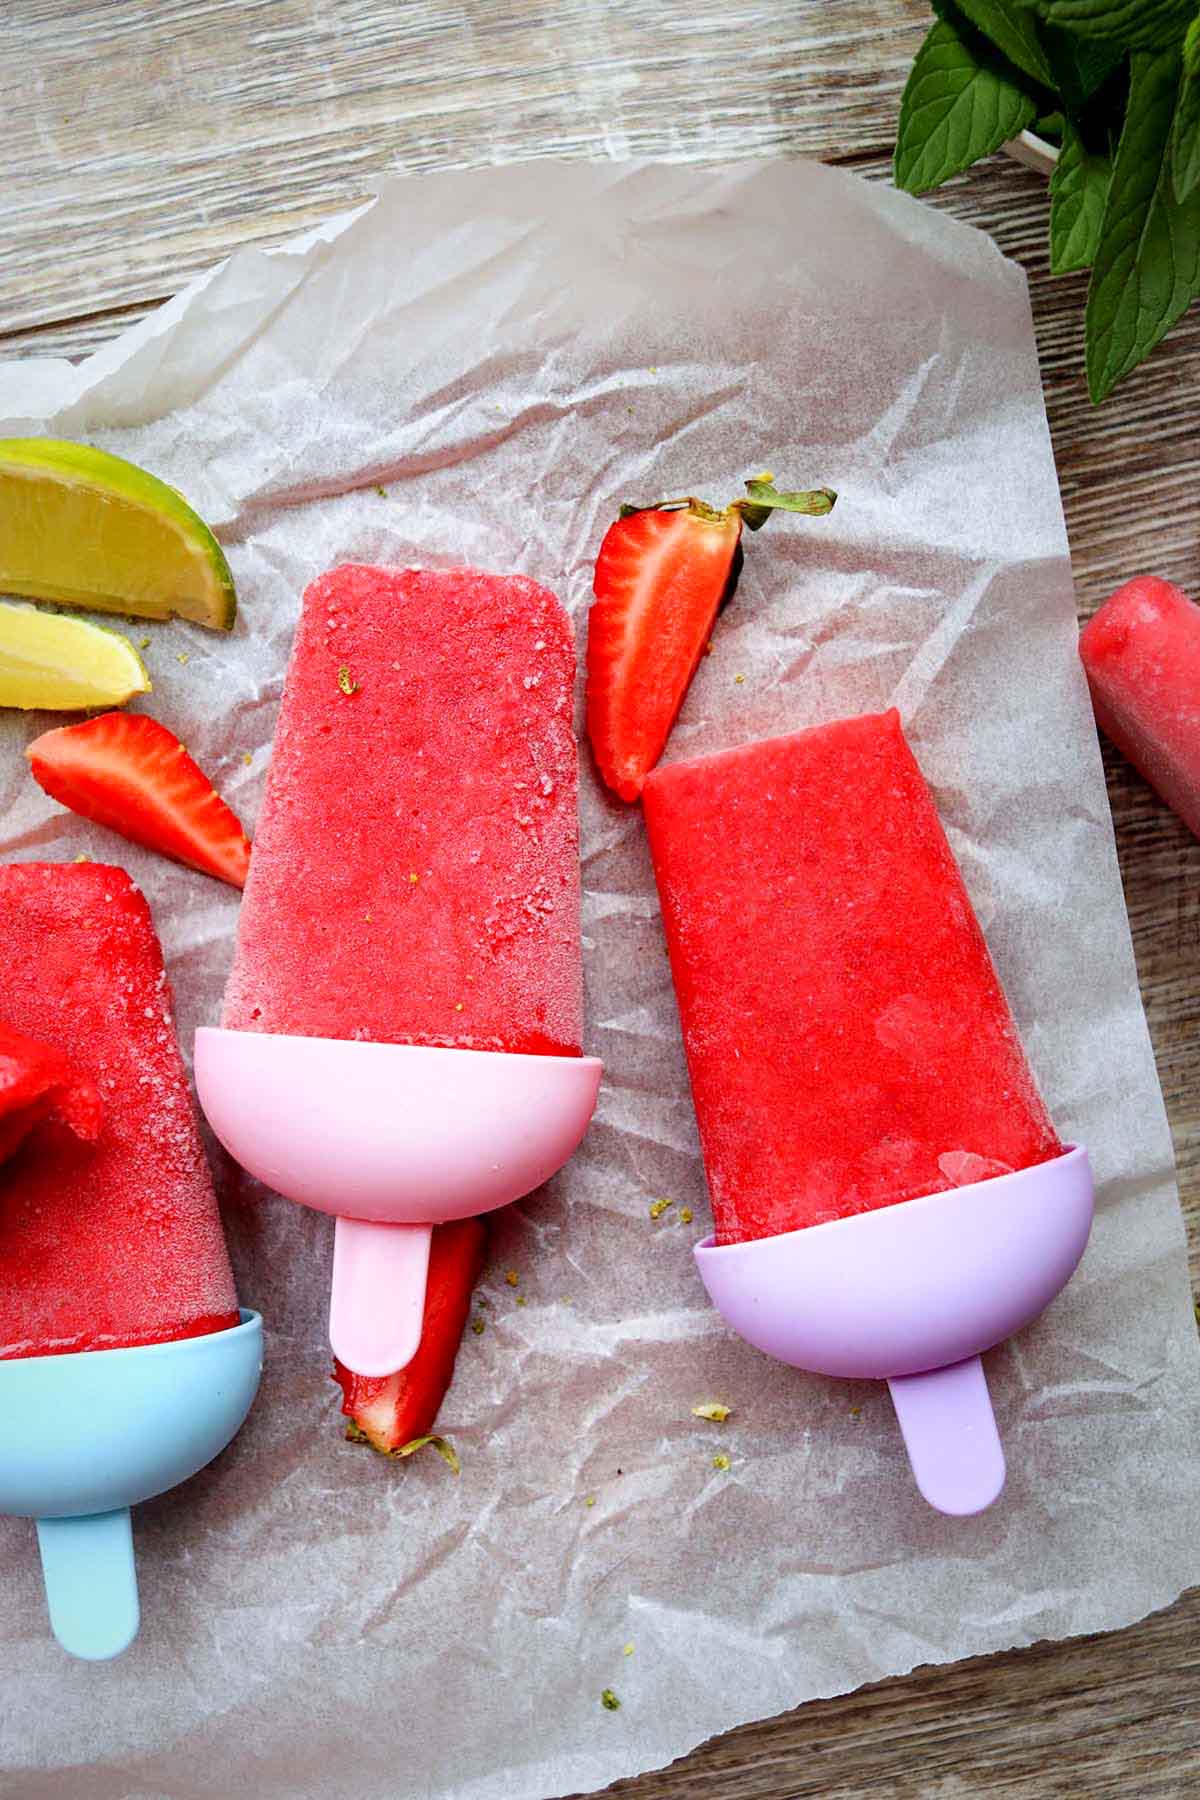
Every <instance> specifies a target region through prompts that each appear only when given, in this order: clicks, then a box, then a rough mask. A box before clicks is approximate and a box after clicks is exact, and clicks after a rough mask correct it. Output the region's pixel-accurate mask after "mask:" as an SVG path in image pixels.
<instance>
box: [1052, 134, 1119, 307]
mask: <svg viewBox="0 0 1200 1800" xmlns="http://www.w3.org/2000/svg"><path fill="white" fill-rule="evenodd" d="M1111 179H1112V160H1111V158H1110V157H1108V156H1104V155H1098V156H1097V155H1093V154H1092V152H1091V151H1090V150H1088V149H1086V148H1085V146H1084V143H1083V139H1082V138H1081V137H1080V135H1079V133H1078V131H1076V129H1075V127H1074V125H1072V124H1071V123H1070V121H1068V122H1067V124H1066V125H1065V126H1064V128H1063V143H1062V150H1061V152H1060V154H1059V158H1058V163H1057V165H1056V167H1055V170H1054V173H1053V175H1052V176H1051V177H1050V269H1051V272H1052V273H1053V274H1055V275H1067V274H1069V273H1070V271H1071V270H1072V269H1087V268H1090V267H1091V265H1092V263H1093V261H1094V260H1095V256H1096V249H1097V246H1098V245H1099V243H1100V227H1101V226H1102V224H1103V223H1104V203H1105V201H1106V200H1107V198H1108V186H1109V182H1110V181H1111Z"/></svg>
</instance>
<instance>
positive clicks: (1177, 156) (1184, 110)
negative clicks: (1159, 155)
mask: <svg viewBox="0 0 1200 1800" xmlns="http://www.w3.org/2000/svg"><path fill="white" fill-rule="evenodd" d="M1170 158H1171V183H1172V186H1173V188H1174V192H1175V198H1176V200H1178V202H1179V204H1180V205H1181V206H1182V205H1183V204H1184V202H1185V201H1186V200H1188V199H1189V198H1190V197H1191V195H1192V194H1193V193H1194V192H1195V190H1196V186H1197V184H1198V183H1200V71H1197V72H1195V73H1192V72H1191V71H1189V70H1188V69H1187V67H1186V65H1185V68H1184V75H1183V82H1182V84H1181V86H1180V89H1179V100H1178V102H1177V104H1176V107H1175V117H1174V119H1173V120H1172V122H1171V148H1170Z"/></svg>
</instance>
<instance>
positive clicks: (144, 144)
mask: <svg viewBox="0 0 1200 1800" xmlns="http://www.w3.org/2000/svg"><path fill="white" fill-rule="evenodd" d="M928 16H929V15H928V12H927V9H926V7H925V5H924V4H923V0H869V3H868V0H686V3H680V0H609V3H607V4H606V0H155V3H154V4H146V0H7V5H6V6H5V8H4V9H3V13H2V15H0V116H2V117H3V120H4V128H3V152H2V155H3V163H4V169H5V183H4V188H3V190H2V193H3V198H2V199H0V358H2V357H5V356H14V355H23V356H46V355H65V356H77V355H81V354H83V353H85V352H89V351H91V350H94V349H95V348H96V347H97V346H99V345H100V344H102V343H104V342H105V341H106V340H107V339H109V338H110V337H112V336H113V335H114V334H115V333H117V332H118V331H120V330H121V329H122V328H123V327H124V326H126V325H128V324H129V323H130V322H131V321H132V320H134V319H136V318H138V317H139V316H140V315H141V314H142V313H143V312H145V311H146V310H147V309H148V308H150V307H152V306H153V305H155V304H156V303H157V302H158V301H160V300H162V299H164V298H165V297H166V296H167V295H169V294H171V293H172V292H173V291H174V290H175V289H176V288H178V287H179V286H180V285H181V283H182V282H183V281H184V280H185V279H186V278H187V277H188V276H190V275H193V274H195V273H196V272H197V271H198V270H200V269H203V268H206V267H208V266H209V265H210V264H211V263H212V262H214V261H216V260H217V259H219V258H220V257H221V256H223V255H225V254H226V253H227V252H228V251H230V250H232V249H234V248H236V247H237V246H239V245H243V244H269V243H277V242H279V241H280V240H282V239H283V238H286V237H288V236H290V235H291V234H292V233H294V232H296V231H298V230H300V229H302V228H304V227H306V226H308V225H311V224H313V223H315V222H316V221H317V220H318V219H321V218H324V217H325V216H327V215H328V214H329V213H331V212H333V211H335V210H337V209H339V208H341V207H343V206H345V205H346V204H347V203H348V202H350V201H353V200H355V199H356V198H358V197H360V196H361V195H362V194H363V192H364V190H365V189H366V187H367V185H368V183H369V181H370V180H371V178H372V177H373V176H375V175H377V174H379V173H381V172H382V171H385V170H389V169H400V170H409V171H412V170H419V169H436V168H441V167H446V166H449V165H452V164H471V163H486V162H491V161H496V160H511V159H516V158H526V157H532V156H544V155H555V156H592V157H603V156H629V155H636V156H659V157H661V156H670V157H680V156H688V157H696V158H702V159H708V160H722V159H728V158H735V157H743V156H751V155H762V154H768V153H777V154H805V155H809V156H817V157H821V158H824V159H825V160H826V161H829V162H837V163H842V164H847V165H850V166H852V167H854V168H856V169H858V170H859V171H860V172H861V173H862V174H864V175H866V176H868V177H870V178H872V179H883V178H884V177H885V176H886V173H887V169H888V159H889V153H890V147H891V143H892V138H893V135H894V130H895V119H896V110H897V105H898V101H899V95H900V90H901V88H902V86H903V82H904V76H905V71H906V68H907V65H908V63H909V61H910V60H911V58H912V55H913V53H914V51H915V49H916V46H917V44H918V43H919V41H920V39H921V36H922V34H923V31H924V29H925V27H926V24H927V22H928ZM931 204H934V205H938V206H943V207H945V208H946V209H947V210H948V211H950V212H952V213H954V214H955V216H956V217H958V218H960V219H964V220H967V221H969V222H970V223H972V224H974V225H978V226H981V227H983V228H984V229H985V230H987V231H990V232H991V233H992V235H993V236H994V237H995V239H996V241H997V242H998V243H999V245H1000V247H1001V248H1002V249H1003V250H1004V251H1006V252H1007V253H1008V254H1009V255H1010V256H1014V257H1016V258H1017V259H1018V260H1019V261H1020V262H1021V263H1022V264H1023V266H1024V267H1025V269H1026V270H1027V271H1028V274H1029V277H1030V282H1031V286H1032V292H1033V305H1034V314H1035V318H1036V323H1037V333H1038V343H1039V347H1040V350H1041V357H1042V369H1043V374H1044V377H1045V384H1046V402H1047V407H1048V409H1049V415H1050V424H1051V429H1052V431H1053V435H1054V446H1055V451H1056V453H1057V457H1058V469H1059V477H1060V480H1061V483H1062V493H1063V500H1064V503H1065V506H1066V513H1067V523H1068V527H1069V531H1070V538H1071V550H1072V558H1073V562H1074V569H1075V579H1076V583H1077V588H1078V597H1079V605H1080V612H1081V614H1082V615H1087V614H1089V613H1091V612H1092V611H1093V610H1094V609H1095V607H1096V606H1097V605H1098V604H1099V602H1100V601H1101V600H1103V599H1104V598H1105V596H1106V595H1107V594H1108V593H1109V592H1110V591H1111V590H1112V588H1113V587H1114V586H1116V585H1117V584H1118V583H1119V582H1120V581H1122V580H1124V579H1126V578H1127V577H1128V576H1130V575H1132V574H1135V573H1139V572H1142V571H1144V570H1146V571H1152V572H1154V573H1156V574H1159V575H1163V576H1167V577H1169V578H1170V579H1172V580H1174V581H1177V582H1179V583H1180V585H1181V586H1182V587H1183V588H1185V589H1186V590H1187V591H1188V592H1190V593H1192V594H1197V593H1200V546H1198V542H1197V538H1198V531H1200V447H1198V443H1197V432H1196V423H1195V415H1194V413H1193V408H1192V403H1191V401H1192V396H1195V395H1196V394H1197V393H1200V382H1198V377H1200V311H1195V310H1194V311H1193V312H1192V314H1191V315H1190V317H1189V318H1188V319H1186V320H1185V321H1184V323H1183V325H1182V326H1181V327H1180V328H1179V329H1177V331H1176V332H1175V334H1174V336H1173V338H1172V339H1171V340H1170V341H1169V342H1168V343H1167V344H1166V345H1165V346H1164V347H1163V348H1161V349H1160V350H1159V351H1158V352H1157V353H1156V354H1155V356H1154V357H1153V359H1152V360H1151V362H1150V363H1149V365H1148V366H1146V367H1144V368H1142V369H1141V370H1140V371H1138V373H1137V374H1135V375H1134V376H1132V377H1131V378H1130V380H1129V381H1128V382H1127V383H1126V384H1125V385H1124V386H1123V387H1121V388H1120V389H1118V391H1117V394H1116V396H1115V397H1114V398H1113V399H1112V400H1111V401H1109V402H1108V403H1107V404H1106V405H1105V406H1104V407H1103V408H1101V409H1100V410H1099V411H1093V409H1092V408H1091V406H1090V404H1089V402H1088V399H1087V393H1086V389H1085V385H1084V380H1083V374H1082V351H1081V337H1080V322H1081V316H1082V302H1083V294H1084V282H1083V280H1082V279H1080V278H1076V277H1071V278H1067V279H1064V280H1057V281H1056V280H1052V279H1051V278H1050V276H1049V272H1048V269H1047V260H1046V250H1045V226H1046V194H1045V184H1044V182H1042V181H1041V179H1040V178H1039V177H1037V176H1036V175H1033V174H1031V173H1029V172H1028V171H1026V170H1024V169H1021V168H1018V167H1016V166H1015V165H1012V164H1010V163H1008V162H1006V161H1003V160H1000V159H995V160H993V161H992V162H990V163H988V164H987V165H986V166H984V167H982V168H980V169H977V170H974V171H972V172H971V173H970V174H969V175H967V176H965V177H963V178H961V179H959V180H957V181H955V182H954V183H952V184H951V185H950V186H949V187H947V188H945V189H943V190H942V191H941V192H940V193H939V194H938V195H937V196H936V197H935V198H934V199H933V200H932V201H931ZM1108 775H1109V791H1110V795H1111V799H1112V807H1113V813H1114V816H1115V819H1116V828H1117V840H1118V845H1119V849H1120V855H1121V867H1122V871H1123V874H1124V879H1125V891H1126V896H1127V899H1128V903H1129V913H1130V918H1131V921H1132V924H1133V935H1134V942H1135V945H1136V949H1137V957H1138V966H1139V969H1140V972H1141V981H1142V993H1143V996H1144V999H1145V1003H1146V1010H1147V1012H1148V1014H1149V1018H1150V1028H1151V1031H1152V1033H1153V1037H1154V1045H1155V1050H1156V1052H1157V1056H1158V1067H1159V1074H1160V1076H1161V1078H1162V1084H1163V1089H1164V1091H1165V1094H1166V1100H1167V1107H1168V1111H1169V1113H1170V1117H1171V1124H1172V1128H1173V1130H1174V1135H1175V1149H1176V1154H1177V1156H1178V1160H1179V1174H1180V1183H1181V1189H1182V1193H1183V1199H1184V1205H1185V1208H1186V1210H1187V1213H1188V1219H1189V1228H1190V1232H1191V1245H1192V1258H1193V1281H1194V1284H1195V1274H1196V1260H1197V1256H1198V1254H1200V1043H1198V1038H1197V1024H1198V1022H1200V844H1198V843H1197V842H1196V841H1195V840H1194V839H1193V838H1192V837H1191V836H1190V835H1189V833H1188V832H1187V831H1186V830H1185V829H1184V827H1183V826H1182V825H1180V824H1179V822H1178V821H1177V820H1176V819H1175V818H1174V817H1173V816H1172V815H1171V814H1170V813H1168V812H1167V811H1166V810H1165V809H1164V808H1163V807H1162V806H1161V805H1160V804H1159V803H1158V801H1157V800H1156V799H1155V798H1154V797H1153V795H1151V794H1150V792H1149V791H1148V790H1147V788H1146V787H1145V785H1144V784H1143V783H1142V782H1141V780H1140V779H1139V778H1138V777H1137V776H1136V775H1135V774H1133V772H1132V771H1131V770H1129V769H1128V768H1127V767H1125V766H1124V764H1123V763H1122V762H1121V760H1120V759H1119V758H1118V757H1117V756H1116V755H1115V754H1110V755H1109V756H1108ZM1197 1524H1198V1529H1200V1521H1198V1522H1197ZM611 1791H612V1792H613V1793H619V1794H621V1795H623V1796H629V1797H630V1800H684V1796H689V1795H692V1794H695V1793H698V1792H700V1791H703V1793H704V1795H705V1796H706V1800H768V1797H770V1800H792V1797H793V1796H801V1795H820V1796H823V1797H824V1800H850V1797H851V1796H866V1795H898V1796H930V1797H935V1796H936V1797H943V1796H944V1797H945V1800H950V1797H954V1800H960V1797H968V1800H969V1797H973V1796H976V1795H986V1796H993V1795H995V1796H999V1795H1005V1796H1010V1795H1011V1796H1017V1795H1020V1796H1030V1797H1033V1796H1036V1797H1037V1800H1044V1797H1049V1796H1058V1795H1062V1796H1072V1797H1076V1796H1083V1795H1086V1796H1089V1797H1090V1800H1105V1797H1108V1796H1116V1795H1120V1796H1121V1797H1122V1800H1128V1797H1130V1796H1132V1797H1134V1800H1145V1797H1147V1796H1152V1795H1155V1796H1156V1795H1185V1794H1195V1793H1200V1594H1197V1593H1196V1592H1193V1593H1191V1594H1189V1595H1187V1596H1185V1597H1184V1598H1183V1599H1182V1600H1180V1601H1179V1602H1178V1603H1177V1604H1176V1605H1175V1606H1174V1607H1172V1608H1170V1609H1169V1610H1167V1611H1166V1612H1163V1613H1159V1614H1157V1615H1156V1616H1155V1617H1153V1618H1151V1619H1148V1620H1147V1621H1145V1622H1144V1623H1143V1624H1141V1625H1137V1626H1134V1627H1132V1628H1131V1629H1130V1630H1127V1631H1122V1632H1117V1633H1113V1634H1111V1635H1109V1636H1107V1637H1103V1638H1092V1639H1080V1640H1075V1641H1073V1642H1069V1643H1066V1644H1054V1645H1044V1646H1040V1647H1038V1648H1035V1649H1032V1650H1026V1651H1021V1652H1014V1653H1013V1654H1011V1655H1007V1656H999V1657H992V1658H988V1659H980V1660H978V1661H976V1662H972V1663H960V1664H958V1665H956V1666H953V1667H951V1668H946V1669H937V1670H926V1671H924V1672H918V1673H917V1674H914V1675H911V1676H908V1677H907V1678H905V1679H903V1680H897V1681H890V1682H885V1683H883V1684H881V1685H879V1686H877V1687H874V1688H869V1689H864V1690H861V1691H860V1692H859V1693H857V1694H854V1695H851V1696H847V1697H845V1698H842V1699H838V1700H833V1701H826V1702H817V1703H813V1704H811V1705H809V1706H805V1707H802V1708H800V1709H799V1710H797V1711H796V1712H793V1713H790V1714H788V1715H786V1716H785V1717H783V1718H780V1719H775V1720H772V1721H769V1722H766V1723H763V1724H758V1725H751V1726H746V1727H744V1728H743V1729H741V1730H739V1731H735V1732H733V1733H731V1734H729V1735H728V1736H727V1737H724V1738H721V1739H719V1740H716V1741H714V1742H713V1743H711V1744H709V1745H707V1746H705V1747H704V1748H703V1749H701V1750H699V1751H697V1752H696V1753H695V1754H694V1755H692V1756H690V1757H688V1758H686V1759H684V1760H683V1761H682V1762H680V1763H677V1764H676V1765H674V1767H672V1768H671V1769H668V1770H665V1771H663V1772H662V1773H659V1774H651V1775H645V1776H642V1777H640V1778H638V1779H636V1780H632V1781H628V1782H623V1783H620V1784H618V1786H617V1788H615V1789H613V1790H611ZM398 1800H399V1790H398Z"/></svg>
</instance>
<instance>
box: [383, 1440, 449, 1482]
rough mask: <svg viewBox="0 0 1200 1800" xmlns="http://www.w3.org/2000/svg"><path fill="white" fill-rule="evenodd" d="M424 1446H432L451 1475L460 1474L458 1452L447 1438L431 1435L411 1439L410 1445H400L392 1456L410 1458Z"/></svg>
mask: <svg viewBox="0 0 1200 1800" xmlns="http://www.w3.org/2000/svg"><path fill="white" fill-rule="evenodd" d="M426 1444H432V1445H433V1447H434V1449H435V1450H436V1451H437V1453H438V1455H439V1456H440V1457H441V1459H442V1461H443V1462H444V1463H445V1465H446V1467H447V1468H448V1469H449V1471H450V1473H451V1474H452V1475H459V1474H461V1473H462V1464H461V1463H460V1462H459V1460H458V1452H457V1450H456V1449H455V1448H454V1445H453V1444H452V1443H451V1442H450V1439H449V1438H444V1437H435V1436H433V1435H432V1434H431V1435H430V1436H428V1437H418V1438H413V1440H412V1442H411V1443H408V1444H401V1446H400V1448H399V1449H398V1450H393V1452H392V1455H393V1456H412V1455H413V1454H414V1452H415V1451H417V1450H423V1449H424V1448H425V1445H426Z"/></svg>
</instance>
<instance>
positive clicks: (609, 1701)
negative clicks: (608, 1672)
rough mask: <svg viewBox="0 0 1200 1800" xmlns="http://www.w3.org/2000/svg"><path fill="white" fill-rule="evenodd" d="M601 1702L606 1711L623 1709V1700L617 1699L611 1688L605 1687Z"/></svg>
mask: <svg viewBox="0 0 1200 1800" xmlns="http://www.w3.org/2000/svg"><path fill="white" fill-rule="evenodd" d="M600 1704H601V1706H602V1707H603V1708H604V1710H605V1712H620V1710H621V1702H620V1701H619V1700H618V1699H617V1696H616V1695H615V1694H614V1693H613V1691H612V1689H611V1688H605V1690H604V1692H603V1693H602V1694H601V1696H600Z"/></svg>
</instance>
